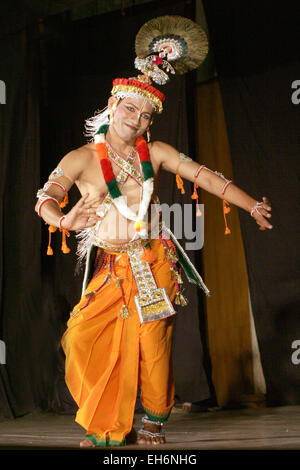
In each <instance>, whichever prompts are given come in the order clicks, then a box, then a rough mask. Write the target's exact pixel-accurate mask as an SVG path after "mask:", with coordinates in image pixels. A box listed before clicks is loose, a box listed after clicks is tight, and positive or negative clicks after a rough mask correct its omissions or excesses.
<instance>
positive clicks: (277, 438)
mask: <svg viewBox="0 0 300 470" xmlns="http://www.w3.org/2000/svg"><path fill="white" fill-rule="evenodd" d="M142 416H143V415H142V414H136V415H135V423H134V427H135V429H136V430H138V429H139V428H140V423H141V418H142ZM165 432H166V438H167V443H166V444H164V445H159V446H155V449H156V451H157V450H158V448H159V449H161V450H165V449H169V450H172V449H173V450H175V449H185V450H189V449H198V450H241V449H243V450H267V449H268V450H279V449H281V450H296V449H298V450H299V449H300V406H287V407H274V408H248V409H239V410H217V411H207V412H200V413H190V412H188V411H182V412H175V413H172V414H171V416H170V419H169V421H168V423H167V424H166V425H165ZM83 438H84V430H83V429H82V428H81V427H80V426H79V425H78V424H77V423H75V422H74V416H73V415H59V414H52V413H33V414H30V415H26V416H24V417H21V418H17V419H15V420H6V419H4V418H0V451H2V450H17V449H28V450H33V449H40V450H47V449H48V450H50V449H52V450H54V449H57V450H63V449H70V450H72V449H78V445H79V442H80V441H81V440H82V439H83ZM142 448H146V447H145V446H138V445H136V444H135V445H134V444H130V445H127V446H125V447H122V450H124V451H126V450H136V449H142ZM147 448H148V449H149V446H148V447H147ZM96 450H97V451H98V450H99V451H101V450H102V448H99V449H96Z"/></svg>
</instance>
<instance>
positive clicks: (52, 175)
mask: <svg viewBox="0 0 300 470" xmlns="http://www.w3.org/2000/svg"><path fill="white" fill-rule="evenodd" d="M61 176H64V177H65V178H67V179H68V180H69V181H70V182H71V183H72V184H74V181H73V180H72V179H71V178H70V177H69V176H67V175H65V173H64V170H63V169H62V168H61V167H59V166H58V167H57V168H55V169H54V170H53V171H52V172H51V173H50V175H49V177H48V180H55V179H57V178H60V177H61Z"/></svg>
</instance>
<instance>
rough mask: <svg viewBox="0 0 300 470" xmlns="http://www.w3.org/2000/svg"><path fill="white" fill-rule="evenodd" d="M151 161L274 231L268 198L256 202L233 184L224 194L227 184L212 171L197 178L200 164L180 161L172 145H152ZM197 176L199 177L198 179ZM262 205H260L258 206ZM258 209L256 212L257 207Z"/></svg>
mask: <svg viewBox="0 0 300 470" xmlns="http://www.w3.org/2000/svg"><path fill="white" fill-rule="evenodd" d="M150 154H151V158H153V159H154V160H155V161H156V162H157V163H158V164H159V165H160V166H161V168H162V169H164V170H166V171H170V172H171V173H174V174H178V175H180V176H181V177H182V178H185V179H187V180H189V181H191V182H193V183H194V182H195V183H196V184H197V185H198V186H199V187H200V188H202V189H204V190H205V191H208V192H209V193H211V194H214V195H215V196H217V197H219V198H221V199H226V201H228V202H229V203H231V204H234V205H236V206H238V207H240V208H241V209H244V210H245V211H247V212H249V213H250V214H251V212H252V217H253V218H254V219H255V220H256V223H257V224H258V225H260V226H261V227H266V228H269V229H272V228H273V226H272V225H271V224H270V222H269V219H270V217H271V210H272V209H271V204H270V202H269V200H268V198H267V197H265V196H264V197H263V198H262V201H260V202H259V201H257V200H256V199H254V198H253V197H251V196H249V194H247V193H245V191H243V190H242V189H240V188H238V187H237V186H236V185H235V184H233V183H230V184H228V185H227V186H226V189H225V193H223V194H222V192H223V191H224V182H225V184H226V181H225V180H224V178H222V177H221V176H218V174H216V173H215V172H214V171H213V170H210V169H206V168H202V169H201V171H200V173H199V174H198V175H197V172H198V170H199V167H200V164H199V163H197V162H195V161H182V160H181V159H180V158H179V152H178V151H177V150H176V149H175V148H174V147H172V146H171V145H168V144H165V143H164V142H159V141H156V142H153V143H152V144H151V147H150ZM195 175H196V178H195ZM258 204H259V205H258ZM255 207H256V209H255V210H254V208H255Z"/></svg>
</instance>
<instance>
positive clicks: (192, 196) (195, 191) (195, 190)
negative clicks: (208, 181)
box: [191, 183, 198, 201]
mask: <svg viewBox="0 0 300 470" xmlns="http://www.w3.org/2000/svg"><path fill="white" fill-rule="evenodd" d="M191 199H197V201H198V193H197V184H196V183H194V192H193V194H192V195H191Z"/></svg>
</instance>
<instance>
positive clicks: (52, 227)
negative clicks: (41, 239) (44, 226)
mask: <svg viewBox="0 0 300 470" xmlns="http://www.w3.org/2000/svg"><path fill="white" fill-rule="evenodd" d="M56 230H57V227H54V226H53V225H49V227H48V231H49V242H48V248H47V255H48V256H52V255H53V250H52V248H51V233H54V232H56Z"/></svg>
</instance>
